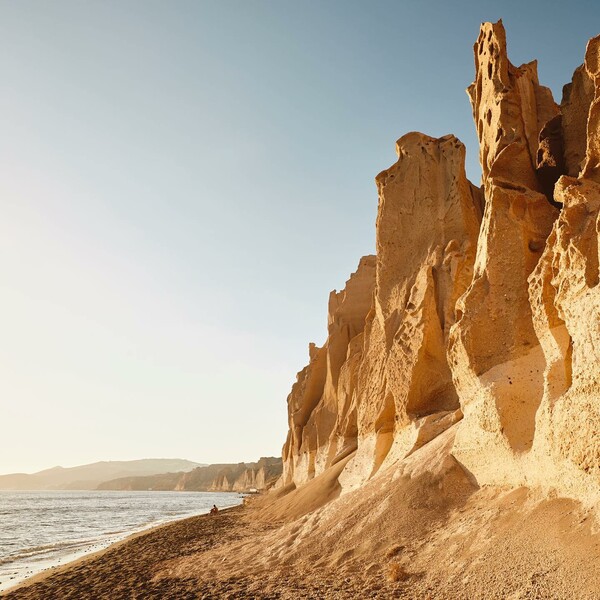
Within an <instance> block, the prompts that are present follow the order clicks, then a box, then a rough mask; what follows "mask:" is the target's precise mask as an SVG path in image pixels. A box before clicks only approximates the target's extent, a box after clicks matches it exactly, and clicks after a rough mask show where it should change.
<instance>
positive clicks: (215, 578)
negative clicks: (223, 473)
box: [2, 455, 600, 600]
mask: <svg viewBox="0 0 600 600" xmlns="http://www.w3.org/2000/svg"><path fill="white" fill-rule="evenodd" d="M432 457H433V455H432ZM346 462H347V460H344V461H341V462H340V463H339V465H336V466H335V467H333V468H331V469H329V470H328V471H327V472H326V473H324V474H323V475H321V476H319V477H316V478H315V479H314V480H313V481H311V482H310V483H308V484H306V485H304V486H302V487H301V488H298V489H293V488H291V487H288V488H282V489H279V490H278V491H276V492H272V493H270V494H265V495H264V496H262V497H259V498H255V499H253V500H252V501H251V502H250V503H249V504H247V505H243V506H238V507H235V508H231V509H227V510H223V511H221V512H220V513H219V514H218V515H215V516H211V515H202V516H198V517H192V518H188V519H184V520H181V521H176V522H174V523H170V524H166V525H163V526H160V527H157V528H155V529H152V530H150V531H147V532H143V533H139V534H136V535H134V536H132V537H130V538H128V539H126V540H124V541H122V542H119V543H117V544H115V545H113V546H111V547H109V548H108V549H106V550H104V551H101V552H99V553H97V554H96V555H93V556H89V557H86V558H85V559H81V560H79V561H78V562H75V563H71V564H68V565H65V566H64V567H61V568H59V569H56V570H54V571H52V572H49V573H47V574H44V575H40V576H37V577H35V578H32V579H30V580H27V581H26V582H25V583H23V584H22V585H20V586H18V587H16V588H13V589H12V590H8V591H7V592H6V593H5V594H4V595H3V596H2V597H3V598H7V599H10V600H18V599H23V600H48V599H57V600H58V599H60V600H63V599H64V600H68V599H72V600H86V599H89V600H92V599H104V598H106V599H108V598H110V599H112V600H118V599H123V600H124V599H134V598H139V599H142V598H144V599H156V600H158V599H201V598H204V599H209V598H211V599H212V598H232V599H235V598H256V599H265V600H267V599H284V600H292V599H298V598H311V599H315V600H316V599H332V600H333V599H356V598H361V599H362V598H382V599H387V598H390V599H391V598H411V599H426V598H435V599H436V600H438V599H447V600H474V599H488V598H489V599H492V598H510V599H512V600H521V599H523V600H524V599H537V598H540V599H542V598H543V599H556V600H562V599H564V600H566V599H572V598H578V599H590V600H592V599H594V598H598V593H597V581H598V580H600V567H599V565H600V535H599V534H598V530H599V528H598V517H597V514H596V511H595V510H594V509H593V508H585V507H584V506H582V505H581V504H580V503H578V502H575V501H573V500H567V499H561V498H549V497H548V496H547V495H544V494H542V493H539V492H536V491H534V490H528V489H526V488H498V487H484V488H477V487H476V486H474V485H473V484H472V483H471V482H470V481H469V480H468V478H466V477H465V475H464V472H463V471H462V470H461V469H460V468H458V467H456V466H448V463H447V462H445V463H444V465H445V466H444V468H442V469H438V470H433V471H432V470H429V471H424V472H421V473H417V472H416V471H415V472H413V473H411V474H410V475H400V474H399V473H398V471H397V470H396V469H390V470H389V471H388V472H386V473H385V474H382V475H381V476H380V477H378V478H376V479H375V480H373V481H371V482H369V483H367V484H366V485H365V486H363V487H362V488H361V489H360V490H357V491H356V492H351V493H348V494H344V495H341V496H340V495H339V492H340V486H339V482H338V477H339V474H340V473H341V471H342V470H343V469H344V466H345V464H346ZM429 464H430V465H433V464H434V461H433V460H431V461H429Z"/></svg>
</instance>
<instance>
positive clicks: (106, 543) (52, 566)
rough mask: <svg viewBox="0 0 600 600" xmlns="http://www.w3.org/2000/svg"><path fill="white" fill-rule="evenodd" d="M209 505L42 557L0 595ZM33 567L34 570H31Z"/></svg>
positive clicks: (196, 515)
mask: <svg viewBox="0 0 600 600" xmlns="http://www.w3.org/2000/svg"><path fill="white" fill-rule="evenodd" d="M241 505H243V500H242V502H240V503H239V504H231V505H228V506H224V507H223V508H220V509H219V511H220V512H222V511H228V510H231V509H233V508H236V507H238V506H241ZM209 510H210V509H209V508H206V509H203V511H202V512H197V513H194V514H188V515H179V516H176V517H174V518H167V519H166V520H161V521H159V522H158V523H157V522H154V523H146V524H145V525H142V526H141V527H139V528H135V529H132V530H130V531H126V532H122V533H120V534H117V535H113V536H110V537H109V538H108V539H106V540H100V539H98V540H95V541H90V542H89V543H82V546H81V547H80V548H79V549H77V550H73V551H70V552H66V553H64V554H62V555H57V556H55V557H53V558H48V559H40V562H41V563H42V565H40V566H39V567H38V568H35V567H33V572H32V573H31V574H30V575H25V576H19V575H17V576H16V581H14V582H12V581H10V579H9V581H10V583H8V587H0V597H4V596H5V594H8V593H12V592H13V591H15V590H17V589H19V588H21V587H26V586H28V585H30V584H32V583H35V582H37V581H41V580H43V579H45V578H46V577H49V576H52V575H55V574H58V573H61V572H63V571H66V570H68V569H69V568H71V567H74V566H76V565H79V564H80V563H82V562H85V561H87V560H88V559H89V560H92V559H94V558H96V557H98V556H100V555H101V554H103V553H104V552H107V551H109V550H111V549H112V548H113V547H117V546H119V545H121V544H123V543H126V542H128V541H130V540H133V539H135V538H137V537H139V536H142V535H146V534H149V533H151V532H154V531H155V530H160V529H162V528H164V527H168V526H170V525H173V524H175V523H178V522H180V521H186V520H188V519H195V518H198V517H203V516H206V515H208V514H209ZM28 570H30V569H28Z"/></svg>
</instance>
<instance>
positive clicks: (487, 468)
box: [281, 21, 600, 500]
mask: <svg viewBox="0 0 600 600" xmlns="http://www.w3.org/2000/svg"><path fill="white" fill-rule="evenodd" d="M474 53H475V81H474V83H473V84H472V85H471V86H470V87H469V89H468V90H467V92H468V95H469V97H470V99H471V104H472V108H473V117H474V120H475V126H476V130H477V134H478V138H479V158H480V162H481V168H482V179H481V188H477V187H475V186H474V185H472V184H471V183H470V182H469V181H468V180H467V179H466V176H465V171H464V154H465V150H464V147H463V145H462V144H461V143H460V142H459V141H458V140H457V139H456V138H454V137H453V136H444V137H442V138H439V139H433V138H430V137H428V136H426V135H423V134H420V133H409V134H407V135H405V136H403V137H402V138H400V140H399V141H398V143H397V154H398V161H397V162H396V163H395V164H394V165H393V166H392V167H390V168H389V169H387V170H386V171H383V172H382V173H381V174H379V175H378V176H377V178H376V183H377V188H378V192H379V209H378V215H377V225H376V227H377V229H376V235H377V257H376V258H375V257H366V258H363V259H361V263H360V265H359V269H358V271H357V272H356V273H355V274H354V275H353V276H352V277H351V278H350V280H349V282H348V284H347V286H346V290H344V291H343V292H341V293H340V294H336V293H332V296H331V298H330V303H329V336H328V338H327V342H326V343H325V345H324V346H323V347H322V348H317V347H316V346H314V345H311V346H310V363H309V365H308V366H307V367H306V368H305V369H304V370H303V371H301V372H300V373H299V374H298V380H297V382H296V384H294V387H293V388H292V393H291V394H290V396H289V398H288V410H289V425H290V430H289V435H288V439H287V442H286V444H285V446H284V450H283V459H284V474H283V478H282V480H281V483H282V484H291V483H293V484H295V485H300V484H303V483H305V482H307V481H308V480H310V479H312V478H314V477H315V476H317V475H319V474H320V473H322V472H323V471H325V470H326V469H328V468H329V467H331V466H333V465H335V464H337V463H339V462H340V461H341V460H342V459H345V460H344V466H343V468H341V472H340V475H339V484H340V485H341V486H342V488H343V490H344V491H347V490H350V489H352V488H354V487H357V486H359V485H361V484H362V483H364V482H365V481H366V480H367V479H370V478H373V477H375V476H376V475H377V473H379V472H382V471H384V470H385V469H384V468H383V467H387V466H391V465H394V464H396V463H398V461H400V460H403V459H404V458H405V457H406V456H408V455H409V454H411V453H412V452H414V450H415V449H416V448H419V447H420V446H422V445H424V444H427V443H428V442H429V441H430V440H431V439H433V438H434V437H436V436H438V435H439V434H440V433H441V432H443V431H444V430H445V429H447V428H449V427H454V429H455V430H456V436H455V439H454V442H453V448H452V455H453V457H454V458H453V460H457V461H458V462H459V463H460V464H461V465H462V467H463V468H464V469H465V470H466V471H467V472H469V473H470V475H471V476H472V477H473V478H474V480H476V481H477V482H479V483H492V484H494V483H496V484H514V485H522V484H530V485H540V486H546V487H552V488H556V489H558V490H560V491H561V492H563V493H566V494H569V495H571V496H573V497H577V498H581V499H588V500H593V499H596V498H598V497H600V442H599V441H598V440H597V439H596V438H597V435H596V433H597V431H598V430H599V429H600V409H599V408H598V403H597V400H596V399H597V398H598V396H599V392H600V387H599V386H600V381H599V379H600V377H599V372H600V369H599V367H598V365H599V364H600V350H598V348H600V296H599V293H598V289H597V288H598V286H597V284H598V281H599V277H600V273H599V262H600V257H599V250H598V235H599V232H600V222H599V216H598V215H599V210H600V36H599V37H598V38H594V39H592V40H591V41H590V42H589V44H588V47H587V50H586V53H585V62H584V64H583V65H582V66H581V67H579V68H577V69H576V70H575V73H574V75H573V81H572V83H570V84H569V85H567V86H565V88H564V91H563V99H562V103H561V105H560V106H559V105H557V104H556V103H555V102H554V100H553V98H552V94H551V92H550V90H549V89H548V88H545V87H543V86H541V85H540V83H539V81H538V76H537V64H536V62H535V61H534V62H531V63H527V64H525V65H522V66H520V67H515V66H513V65H512V64H511V63H510V61H509V60H508V55H507V50H506V36H505V31H504V27H503V25H502V22H501V21H500V22H498V23H495V24H492V23H484V24H483V25H482V26H481V30H480V34H479V37H478V39H477V42H476V43H475V46H474ZM459 421H460V423H459Z"/></svg>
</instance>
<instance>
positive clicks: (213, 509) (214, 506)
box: [210, 504, 219, 515]
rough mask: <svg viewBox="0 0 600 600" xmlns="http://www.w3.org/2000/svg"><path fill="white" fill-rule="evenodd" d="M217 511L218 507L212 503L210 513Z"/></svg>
mask: <svg viewBox="0 0 600 600" xmlns="http://www.w3.org/2000/svg"><path fill="white" fill-rule="evenodd" d="M218 512H219V509H218V508H217V505H216V504H213V507H212V508H211V509H210V514H211V515H216V514H217V513H218Z"/></svg>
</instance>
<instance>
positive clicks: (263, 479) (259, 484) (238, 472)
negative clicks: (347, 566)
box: [97, 457, 282, 492]
mask: <svg viewBox="0 0 600 600" xmlns="http://www.w3.org/2000/svg"><path fill="white" fill-rule="evenodd" d="M281 472H282V463H281V459H280V458H272V457H267V458H264V457H263V458H261V459H260V460H259V461H258V462H255V463H237V464H215V465H204V466H202V467H198V468H196V469H193V470H191V471H189V472H185V473H182V472H178V473H162V474H160V475H150V476H144V477H121V478H117V479H111V480H110V481H105V482H104V483H102V484H100V485H99V486H98V487H97V489H99V490H129V491H130V490H136V491H137V490H155V491H167V490H175V491H196V492H248V491H250V490H251V489H256V490H266V489H268V488H270V487H271V486H272V485H273V484H274V483H275V482H276V481H277V479H278V478H279V477H280V476H281Z"/></svg>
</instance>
